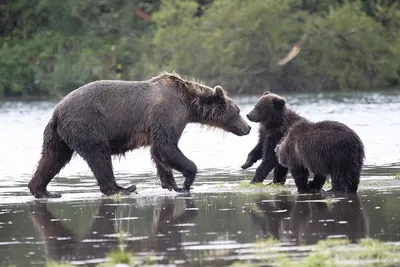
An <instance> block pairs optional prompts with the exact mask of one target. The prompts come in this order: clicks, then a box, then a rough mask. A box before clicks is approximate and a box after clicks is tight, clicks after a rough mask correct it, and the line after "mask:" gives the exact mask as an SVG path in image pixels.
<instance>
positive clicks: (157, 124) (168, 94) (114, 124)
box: [28, 73, 250, 198]
mask: <svg viewBox="0 0 400 267" xmlns="http://www.w3.org/2000/svg"><path fill="white" fill-rule="evenodd" d="M188 123H200V124H203V125H209V126H212V127H217V128H220V129H223V130H225V131H227V132H231V133H233V134H235V135H237V136H243V135H247V134H248V133H249V132H250V126H249V125H248V124H247V123H246V122H245V120H244V119H243V118H242V117H241V115H240V109H239V107H238V106H237V105H236V104H235V103H234V102H233V101H232V99H230V98H229V97H228V96H227V95H226V92H225V91H224V90H223V89H222V87H220V86H216V87H215V88H214V89H212V88H210V87H208V86H206V85H203V84H200V83H197V82H193V81H188V80H185V79H182V78H181V77H180V76H179V75H178V74H176V73H172V74H170V73H163V74H160V75H159V76H157V77H154V78H152V79H150V80H146V81H109V80H102V81H95V82H91V83H88V84H86V85H83V86H82V87H80V88H78V89H76V90H74V91H72V92H71V93H69V94H68V95H67V96H65V97H64V98H63V99H62V100H61V101H60V102H59V103H58V104H57V105H56V107H55V108H54V111H53V115H52V117H51V119H50V121H49V123H48V125H47V126H46V128H45V130H44V134H43V147H42V156H41V159H40V160H39V164H38V166H37V169H36V171H35V173H34V175H33V177H32V179H31V181H30V182H29V185H28V187H29V189H30V191H31V193H32V194H33V195H34V196H35V197H36V198H45V197H47V198H53V197H61V195H60V194H52V193H50V192H48V191H47V185H48V183H49V182H50V181H51V179H53V177H54V176H55V175H57V174H58V173H59V172H60V170H61V169H62V168H63V167H64V166H65V165H66V164H67V163H68V162H69V161H70V159H71V157H72V154H73V153H74V152H76V153H77V154H79V155H80V156H81V157H82V158H83V159H84V160H85V161H86V162H87V163H88V165H89V167H90V168H91V170H92V172H93V174H94V176H95V178H96V179H97V181H98V184H99V187H100V191H101V192H102V193H103V194H105V195H112V194H116V193H122V194H129V193H131V192H134V191H135V190H136V186H134V185H132V186H130V187H128V188H123V187H121V186H119V185H118V184H117V183H116V181H115V177H114V173H113V166H112V160H111V157H112V155H123V154H124V153H125V152H127V151H130V150H133V149H136V148H140V147H146V146H151V156H152V159H153V161H154V163H155V166H156V168H157V174H158V176H159V178H160V180H161V185H162V187H163V188H166V189H169V190H175V191H177V192H188V191H189V190H190V188H191V185H192V184H193V181H194V179H195V176H196V173H197V167H196V165H195V164H194V162H193V161H191V160H190V159H188V158H187V157H186V156H185V155H184V154H183V153H182V151H181V150H180V149H179V148H178V141H179V139H180V137H181V135H182V132H183V130H184V129H185V127H186V125H187V124H188ZM172 169H175V170H177V171H179V172H181V173H182V174H183V176H184V177H185V181H184V184H183V187H182V188H179V187H178V186H177V185H176V183H175V179H174V176H173V173H172Z"/></svg>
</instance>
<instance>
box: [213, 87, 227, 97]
mask: <svg viewBox="0 0 400 267" xmlns="http://www.w3.org/2000/svg"><path fill="white" fill-rule="evenodd" d="M214 91H215V94H216V96H218V97H221V98H224V97H225V95H226V92H225V90H224V89H223V88H222V87H221V86H220V85H217V86H215V87H214Z"/></svg>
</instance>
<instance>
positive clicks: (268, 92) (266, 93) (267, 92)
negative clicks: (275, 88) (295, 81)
mask: <svg viewBox="0 0 400 267" xmlns="http://www.w3.org/2000/svg"><path fill="white" fill-rule="evenodd" d="M270 93H271V92H270V91H265V92H264V93H263V94H262V95H268V94H270Z"/></svg>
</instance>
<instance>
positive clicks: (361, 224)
mask: <svg viewBox="0 0 400 267" xmlns="http://www.w3.org/2000/svg"><path fill="white" fill-rule="evenodd" d="M337 200H338V201H329V200H327V199H325V197H323V196H322V195H297V196H277V197H276V198H275V199H274V201H267V200H264V202H263V199H262V198H260V199H259V201H258V202H257V208H258V209H259V210H258V211H257V210H251V212H248V214H249V216H250V217H251V219H252V221H253V222H254V224H255V225H257V226H258V227H259V228H260V230H261V234H262V236H263V237H264V238H269V237H273V238H276V239H279V240H280V241H287V242H291V243H293V242H294V243H295V244H296V245H312V244H316V243H318V241H319V240H322V239H325V238H327V237H328V236H333V235H335V236H343V237H347V238H348V239H349V240H350V242H356V241H357V240H359V239H362V238H365V237H366V234H367V233H366V232H367V231H366V226H367V221H366V218H365V216H364V213H363V209H362V206H361V201H360V199H359V197H358V195H357V194H356V193H353V194H347V195H346V197H345V198H340V199H337Z"/></svg>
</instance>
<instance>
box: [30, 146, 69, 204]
mask: <svg viewBox="0 0 400 267" xmlns="http://www.w3.org/2000/svg"><path fill="white" fill-rule="evenodd" d="M53 141H54V142H46V141H45V142H44V145H43V151H42V156H41V158H40V160H39V163H38V166H37V168H36V171H35V173H34V175H33V177H32V179H31V180H30V181H29V184H28V187H29V190H30V192H31V193H32V195H33V196H34V197H35V198H59V197H61V194H58V193H50V192H49V191H47V185H48V184H49V183H50V181H51V180H52V179H53V178H54V176H56V175H57V174H58V173H59V172H60V170H61V169H62V168H63V167H64V166H65V165H66V164H67V163H68V162H69V161H70V160H71V157H72V154H73V151H72V150H71V149H70V148H69V147H68V146H67V145H66V144H65V143H64V142H63V141H62V140H60V139H57V140H53Z"/></svg>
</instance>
